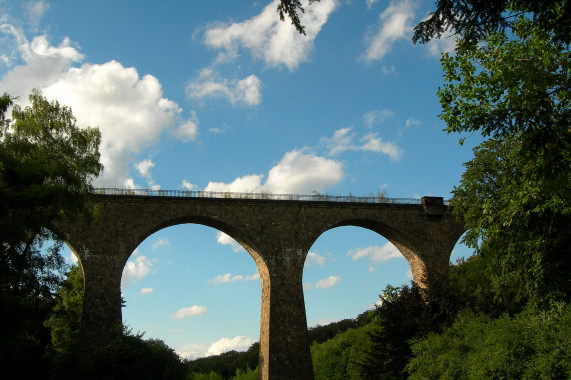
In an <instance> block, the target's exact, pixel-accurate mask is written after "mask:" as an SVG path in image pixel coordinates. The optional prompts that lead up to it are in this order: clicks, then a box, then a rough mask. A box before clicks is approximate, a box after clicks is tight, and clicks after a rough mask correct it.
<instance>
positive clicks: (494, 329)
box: [407, 304, 571, 379]
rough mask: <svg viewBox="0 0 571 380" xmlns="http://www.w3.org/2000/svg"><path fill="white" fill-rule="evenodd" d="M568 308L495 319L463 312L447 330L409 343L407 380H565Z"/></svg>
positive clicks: (569, 365)
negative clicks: (409, 358) (410, 349)
mask: <svg viewBox="0 0 571 380" xmlns="http://www.w3.org/2000/svg"><path fill="white" fill-rule="evenodd" d="M569 334H571V306H569V305H567V306H565V305H563V304H554V305H553V306H552V307H551V308H550V309H549V310H547V311H546V312H543V313H541V314H539V315H538V314H536V313H535V312H534V311H530V310H526V311H525V312H523V313H521V314H518V315H517V316H515V317H514V318H510V316H509V315H508V314H507V313H506V314H503V315H502V316H501V317H499V318H496V319H490V318H489V317H487V316H484V315H478V314H475V313H474V312H472V311H471V310H464V311H463V312H462V313H460V315H459V317H458V319H457V320H456V322H455V323H454V325H453V326H451V327H450V328H447V329H445V330H444V331H443V332H442V334H433V335H430V336H429V337H427V338H426V339H423V340H416V341H414V342H413V344H412V349H413V352H414V358H413V359H412V360H411V361H410V363H409V364H408V365H407V370H408V372H409V373H410V377H409V378H410V379H442V378H445V379H567V378H569V376H571V341H570V340H569V339H568V337H569V336H570V335H569Z"/></svg>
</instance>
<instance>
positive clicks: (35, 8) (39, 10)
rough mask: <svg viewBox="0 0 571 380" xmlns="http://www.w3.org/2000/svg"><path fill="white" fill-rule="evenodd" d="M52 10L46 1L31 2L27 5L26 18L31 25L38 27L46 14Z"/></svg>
mask: <svg viewBox="0 0 571 380" xmlns="http://www.w3.org/2000/svg"><path fill="white" fill-rule="evenodd" d="M49 8H50V5H49V4H48V3H46V2H45V1H30V2H28V3H26V6H25V9H26V13H27V14H26V16H27V17H28V19H29V20H30V22H31V24H32V25H34V26H37V25H38V23H39V22H40V19H41V18H42V17H43V15H44V13H45V12H46V11H47V10H48V9H49Z"/></svg>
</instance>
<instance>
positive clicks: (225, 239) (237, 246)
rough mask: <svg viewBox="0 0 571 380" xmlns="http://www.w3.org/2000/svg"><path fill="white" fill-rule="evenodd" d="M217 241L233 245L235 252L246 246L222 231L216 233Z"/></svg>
mask: <svg viewBox="0 0 571 380" xmlns="http://www.w3.org/2000/svg"><path fill="white" fill-rule="evenodd" d="M208 191H210V190H208ZM216 242H218V244H222V245H229V246H230V247H232V250H233V251H234V252H240V251H243V250H244V247H242V246H241V245H240V244H239V243H238V242H237V241H236V240H234V239H233V238H232V237H231V236H229V235H227V234H225V233H224V232H221V231H218V232H217V233H216Z"/></svg>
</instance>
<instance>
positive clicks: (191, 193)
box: [94, 188, 421, 204]
mask: <svg viewBox="0 0 571 380" xmlns="http://www.w3.org/2000/svg"><path fill="white" fill-rule="evenodd" d="M94 192H95V194H100V195H119V196H121V195H129V196H141V197H176V198H221V199H262V200H286V201H312V202H352V203H383V204H385V203H387V204H390V203H394V204H420V203H421V201H420V199H417V198H388V197H385V196H383V195H377V196H372V195H371V196H355V195H330V194H321V193H314V194H311V195H307V194H306V195H302V194H274V193H235V192H229V191H227V192H217V191H197V190H152V189H117V188H96V189H94Z"/></svg>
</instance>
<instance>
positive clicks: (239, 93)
mask: <svg viewBox="0 0 571 380" xmlns="http://www.w3.org/2000/svg"><path fill="white" fill-rule="evenodd" d="M261 86H262V81H261V80H260V79H259V78H258V77H257V76H255V75H250V76H248V77H246V78H244V79H240V80H238V79H233V80H230V79H225V78H221V77H220V76H219V75H218V74H217V73H215V72H214V71H213V70H212V69H202V70H201V72H200V74H199V76H198V78H197V79H196V80H194V81H193V82H191V83H190V84H189V85H188V86H187V87H186V93H187V94H188V96H189V97H191V98H194V99H202V98H225V99H226V100H228V101H229V102H230V103H231V104H232V105H245V106H257V105H258V104H260V103H261V101H262V93H261V91H260V88H261Z"/></svg>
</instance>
